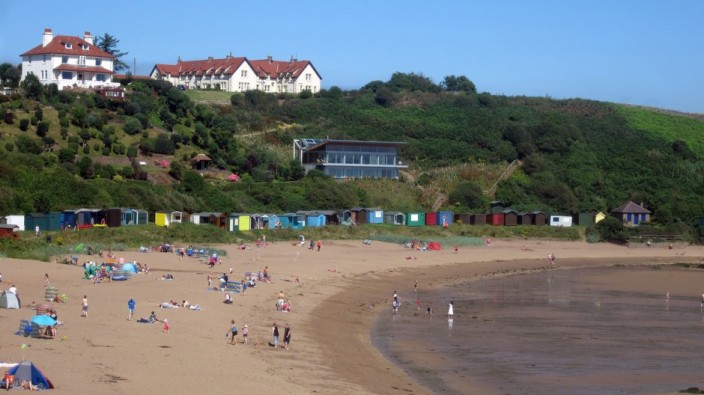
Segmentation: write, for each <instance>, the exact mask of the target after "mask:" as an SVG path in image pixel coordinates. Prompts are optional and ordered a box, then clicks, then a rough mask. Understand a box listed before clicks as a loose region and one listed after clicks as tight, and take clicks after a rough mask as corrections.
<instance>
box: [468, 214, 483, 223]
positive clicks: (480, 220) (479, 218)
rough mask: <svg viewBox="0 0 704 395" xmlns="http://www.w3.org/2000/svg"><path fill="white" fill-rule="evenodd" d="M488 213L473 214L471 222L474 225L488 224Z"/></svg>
mask: <svg viewBox="0 0 704 395" xmlns="http://www.w3.org/2000/svg"><path fill="white" fill-rule="evenodd" d="M486 221H487V215H486V214H472V216H471V217H470V219H469V223H470V224H472V225H486Z"/></svg>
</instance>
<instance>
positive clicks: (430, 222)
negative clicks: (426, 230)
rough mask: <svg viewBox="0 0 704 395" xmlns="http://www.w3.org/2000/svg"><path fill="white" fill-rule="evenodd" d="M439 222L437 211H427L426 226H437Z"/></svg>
mask: <svg viewBox="0 0 704 395" xmlns="http://www.w3.org/2000/svg"><path fill="white" fill-rule="evenodd" d="M437 224H438V215H437V213H425V226H435V225H437Z"/></svg>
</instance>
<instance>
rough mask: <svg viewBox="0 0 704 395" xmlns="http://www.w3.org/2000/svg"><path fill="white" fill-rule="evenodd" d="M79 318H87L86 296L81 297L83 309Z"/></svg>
mask: <svg viewBox="0 0 704 395" xmlns="http://www.w3.org/2000/svg"><path fill="white" fill-rule="evenodd" d="M81 317H88V296H87V295H83V308H82V309H81Z"/></svg>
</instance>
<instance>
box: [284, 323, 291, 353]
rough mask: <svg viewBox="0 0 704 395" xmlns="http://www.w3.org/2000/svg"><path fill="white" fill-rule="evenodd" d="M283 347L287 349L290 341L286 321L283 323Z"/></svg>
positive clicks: (289, 331)
mask: <svg viewBox="0 0 704 395" xmlns="http://www.w3.org/2000/svg"><path fill="white" fill-rule="evenodd" d="M284 328H285V329H284V349H286V350H288V345H289V343H291V328H290V327H289V326H288V323H286V324H285V325H284Z"/></svg>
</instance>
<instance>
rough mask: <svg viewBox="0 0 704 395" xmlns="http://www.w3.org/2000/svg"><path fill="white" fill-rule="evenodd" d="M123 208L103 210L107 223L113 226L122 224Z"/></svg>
mask: <svg viewBox="0 0 704 395" xmlns="http://www.w3.org/2000/svg"><path fill="white" fill-rule="evenodd" d="M123 210H124V209H122V208H118V207H113V208H108V209H105V210H103V214H104V215H105V216H104V219H105V225H107V226H109V227H111V228H114V227H117V226H121V225H122V219H123Z"/></svg>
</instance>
